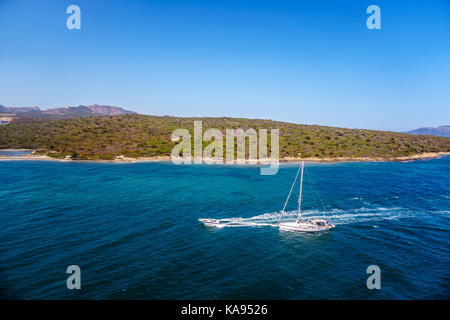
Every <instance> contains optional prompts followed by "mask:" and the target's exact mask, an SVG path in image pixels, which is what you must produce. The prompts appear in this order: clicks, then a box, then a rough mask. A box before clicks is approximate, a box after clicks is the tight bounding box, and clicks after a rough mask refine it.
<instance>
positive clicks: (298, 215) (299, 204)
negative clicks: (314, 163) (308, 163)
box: [297, 161, 305, 223]
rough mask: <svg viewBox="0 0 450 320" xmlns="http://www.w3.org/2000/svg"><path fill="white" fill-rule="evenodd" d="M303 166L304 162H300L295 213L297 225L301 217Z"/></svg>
mask: <svg viewBox="0 0 450 320" xmlns="http://www.w3.org/2000/svg"><path fill="white" fill-rule="evenodd" d="M304 166H305V161H302V173H301V175H300V194H299V196H298V212H297V223H298V222H300V218H301V216H302V213H301V206H302V187H303V167H304Z"/></svg>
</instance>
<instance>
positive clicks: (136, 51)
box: [0, 0, 450, 131]
mask: <svg viewBox="0 0 450 320" xmlns="http://www.w3.org/2000/svg"><path fill="white" fill-rule="evenodd" d="M72 4H75V5H78V6H79V7H80V9H81V29H80V30H69V29H68V28H67V27H66V19H67V18H68V17H69V14H67V13H66V8H67V7H68V6H69V5H72ZM372 4H376V5H378V6H379V7H380V9H381V29H380V30H369V29H368V28H367V26H366V20H367V18H368V17H369V14H367V13H366V9H367V7H368V6H369V5H372ZM0 104H1V105H5V106H16V107H18V106H20V107H32V106H39V107H41V108H52V107H63V106H77V105H91V104H105V105H113V106H120V107H123V108H126V109H130V110H133V111H137V112H139V113H143V114H153V115H173V116H220V117H222V116H229V117H245V118H258V119H272V120H280V121H288V122H294V123H304V124H319V125H330V126H338V127H347V128H367V129H377V130H391V131H406V130H410V129H415V128H417V127H421V126H439V125H448V124H450V1H449V0H434V1H417V0H411V1H398V0H390V1H378V0H370V1H363V0H352V1H350V0H347V1H346V0H342V1H322V0H316V1H312V0H311V1H300V0H298V1H286V0H273V1H265V0H210V1H206V0H190V1H182V0H161V1H138V0H128V1H125V0H114V1H111V0H110V1H106V0H105V1H101V0H70V1H66V0H39V1H38V0H31V1H30V0H0Z"/></svg>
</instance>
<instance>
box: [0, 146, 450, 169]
mask: <svg viewBox="0 0 450 320" xmlns="http://www.w3.org/2000/svg"><path fill="white" fill-rule="evenodd" d="M25 150H29V149H1V151H25ZM448 155H450V152H426V153H421V154H415V155H411V156H401V157H391V158H382V157H339V158H315V157H312V158H297V157H285V158H281V159H279V162H280V163H289V162H300V161H305V162H312V163H345V162H408V161H415V160H426V159H436V158H441V157H444V156H448ZM22 160H43V161H59V162H99V163H138V162H168V161H171V157H170V156H156V157H140V158H127V157H123V156H118V157H116V158H115V159H113V160H77V159H70V158H67V159H58V158H52V157H50V156H47V155H41V154H40V155H37V154H29V155H21V156H0V161H22ZM204 160H207V159H204ZM265 163H267V162H265ZM219 164H221V162H220V163H219ZM224 164H225V162H224ZM234 164H237V165H243V164H259V162H255V161H253V162H249V161H246V162H245V163H236V162H235V163H234Z"/></svg>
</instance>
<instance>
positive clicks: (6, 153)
mask: <svg viewBox="0 0 450 320" xmlns="http://www.w3.org/2000/svg"><path fill="white" fill-rule="evenodd" d="M32 152H33V151H32V150H0V156H4V157H19V156H25V155H29V154H31V153H32Z"/></svg>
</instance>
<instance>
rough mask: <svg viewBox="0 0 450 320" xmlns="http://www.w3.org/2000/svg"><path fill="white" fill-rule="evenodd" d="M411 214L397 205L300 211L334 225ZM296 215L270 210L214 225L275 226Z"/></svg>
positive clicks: (225, 220)
mask: <svg viewBox="0 0 450 320" xmlns="http://www.w3.org/2000/svg"><path fill="white" fill-rule="evenodd" d="M412 214H414V213H413V212H411V211H408V210H405V209H403V208H399V207H393V208H385V207H376V208H365V207H361V208H357V209H350V210H341V209H332V210H329V211H325V212H321V211H317V210H305V211H303V212H302V216H303V217H305V218H308V219H316V218H327V219H330V220H331V221H332V222H333V223H334V224H336V225H343V224H354V223H361V222H368V221H379V220H390V219H399V218H401V217H406V216H411V215H412ZM296 217H297V212H296V211H289V212H285V213H283V215H281V213H280V212H270V213H264V214H260V215H257V216H253V217H248V218H244V217H237V218H226V219H216V221H217V222H218V224H217V225H215V226H216V227H218V228H223V227H262V226H270V227H276V226H277V222H278V221H279V220H280V219H283V221H293V220H295V218H296Z"/></svg>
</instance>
